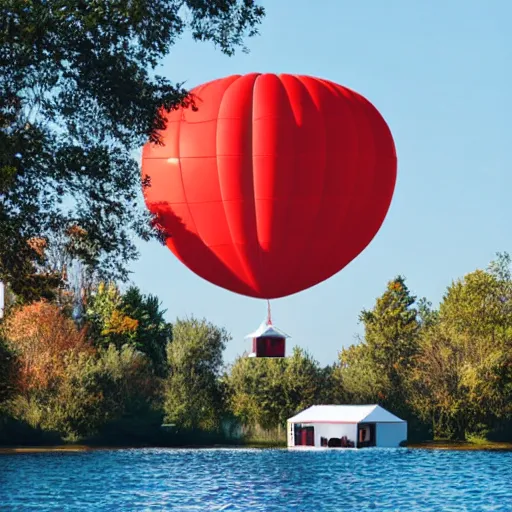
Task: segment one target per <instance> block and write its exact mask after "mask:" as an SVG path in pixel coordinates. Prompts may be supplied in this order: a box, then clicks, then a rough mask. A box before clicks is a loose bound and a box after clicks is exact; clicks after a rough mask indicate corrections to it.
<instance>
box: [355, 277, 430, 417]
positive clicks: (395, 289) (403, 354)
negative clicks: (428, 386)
mask: <svg viewBox="0 0 512 512" xmlns="http://www.w3.org/2000/svg"><path fill="white" fill-rule="evenodd" d="M415 302H416V297H414V296H412V295H411V294H410V292H409V289H408V288H407V286H406V284H405V279H404V278H403V277H400V276H399V277H397V278H395V279H394V280H392V281H390V282H389V283H388V286H387V289H386V291H385V292H384V294H383V295H382V296H381V297H379V298H378V299H377V301H376V303H375V306H374V308H373V309H372V310H371V311H367V310H364V311H362V313H361V315H360V320H361V321H362V322H363V324H364V329H365V333H364V346H365V347H366V349H367V350H368V355H367V356H366V355H365V356H363V357H359V361H367V360H365V357H369V358H370V361H371V364H372V365H374V370H373V371H374V373H375V375H376V377H377V379H378V382H379V383H380V384H381V388H380V389H379V392H380V395H378V396H379V397H380V400H379V401H380V402H381V403H383V404H385V405H387V406H388V407H390V408H392V409H393V410H394V411H396V412H397V413H401V412H402V414H406V411H405V410H404V405H405V404H406V401H407V374H408V372H409V371H410V369H411V367H412V365H413V363H414V355H415V354H416V352H417V348H418V335H419V330H420V322H419V318H418V310H417V309H416V308H415V307H413V306H414V304H415ZM361 350H364V349H361Z"/></svg>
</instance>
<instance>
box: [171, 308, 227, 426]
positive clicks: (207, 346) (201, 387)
mask: <svg viewBox="0 0 512 512" xmlns="http://www.w3.org/2000/svg"><path fill="white" fill-rule="evenodd" d="M229 339H230V336H229V335H228V333H227V332H226V330H225V329H223V328H219V327H217V326H215V325H213V324H212V323H210V322H207V321H206V320H204V319H203V320H198V319H196V318H191V319H188V320H180V319H178V320H177V321H176V322H175V323H174V325H173V342H172V343H170V344H168V345H167V361H168V364H169V368H170V375H169V376H168V378H167V379H166V382H165V393H164V411H165V418H166V421H168V422H169V423H174V424H177V425H178V426H180V427H184V428H186V429H203V430H215V429H218V428H219V427H220V420H221V414H222V412H223V407H222V392H221V386H220V382H219V376H220V372H221V369H222V353H223V351H224V348H225V346H226V343H227V342H228V341H229Z"/></svg>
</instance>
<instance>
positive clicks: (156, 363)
mask: <svg viewBox="0 0 512 512" xmlns="http://www.w3.org/2000/svg"><path fill="white" fill-rule="evenodd" d="M164 315H165V311H164V310H161V309H160V301H159V300H158V298H157V297H156V296H154V295H147V296H146V295H143V294H142V293H141V292H140V290H139V289H138V288H137V287H135V286H132V287H130V288H128V290H127V291H126V292H125V293H121V291H120V290H119V287H118V286H117V285H115V284H114V283H109V284H106V283H100V285H99V286H98V289H97V291H96V293H95V294H93V295H92V297H91V299H90V304H89V306H88V307H87V309H86V319H87V320H88V321H89V322H90V330H89V332H90V336H91V337H92V338H93V340H94V344H95V345H96V346H97V347H109V346H110V345H114V346H115V347H117V348H118V349H121V347H123V346H124V345H129V346H132V347H134V348H136V349H137V350H139V351H140V352H142V353H144V354H146V355H147V356H148V358H149V360H150V361H151V363H152V365H153V368H154V370H155V371H156V373H157V375H159V376H161V377H163V376H164V375H165V374H166V371H167V355H166V347H167V344H168V343H170V342H171V339H172V326H171V324H170V323H168V322H166V321H165V319H164Z"/></svg>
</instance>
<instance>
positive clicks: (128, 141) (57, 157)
mask: <svg viewBox="0 0 512 512" xmlns="http://www.w3.org/2000/svg"><path fill="white" fill-rule="evenodd" d="M263 15H264V10H263V8H262V7H260V6H258V5H256V4H255V1H254V0H228V1H227V0H183V1H182V0H151V1H148V0H134V1H132V2H85V1H82V0H66V1H63V0H48V1H45V2H36V1H28V2H27V1H25V0H2V2H1V3H0V69H1V73H0V280H2V281H6V282H9V283H10V285H11V287H12V289H13V291H14V292H15V293H16V294H18V295H20V296H22V297H26V298H28V299H29V300H33V299H34V298H37V297H40V296H49V295H50V294H51V291H52V290H53V289H54V288H55V287H56V286H57V285H58V283H59V281H60V279H61V276H58V275H54V274H51V273H48V272H46V273H44V272H43V273H41V272H40V267H41V266H44V264H45V261H46V256H45V251H44V250H41V244H42V245H43V249H45V248H47V246H48V243H49V241H50V239H51V235H52V234H55V233H61V234H63V236H66V237H68V238H69V240H70V243H69V244H67V246H68V249H69V251H71V254H72V256H73V257H75V258H77V259H79V260H81V261H83V262H85V263H86V264H87V266H89V267H91V268H95V269H99V270H100V271H101V273H102V274H103V275H104V276H107V277H112V278H114V277H117V278H121V279H125V278H126V277H127V271H126V262H127V261H129V260H130V259H132V258H134V257H135V256H136V248H135V245H134V241H133V238H134V235H137V236H139V237H142V238H143V239H145V240H147V239H149V238H151V237H154V236H157V235H158V233H157V232H156V231H155V230H154V229H152V228H150V224H149V222H148V221H149V220H150V219H149V217H148V216H147V215H146V214H144V213H143V212H142V210H141V209H140V208H139V205H140V201H139V187H140V175H139V168H138V164H137V162H136V161H135V160H134V158H133V154H132V153H133V150H135V149H138V148H139V147H140V146H141V145H142V144H143V143H144V142H145V141H146V140H148V139H149V140H152V141H154V142H159V139H158V136H157V130H158V129H160V128H162V127H163V126H164V125H165V116H166V112H169V111H170V110H172V109H174V108H176V107H178V106H180V105H181V106H185V107H187V106H190V105H192V106H193V107H194V100H193V98H192V97H190V96H189V94H188V92H187V91H186V90H184V89H183V88H182V85H181V84H173V83H171V82H170V81H169V80H168V79H166V78H163V77H161V76H158V75H156V74H155V72H154V71H155V69H156V66H157V64H158V63H159V61H160V59H161V58H162V57H163V56H165V55H166V54H167V53H168V52H169V50H170V47H171V46H172V45H173V44H174V42H175V41H176V40H177V38H178V37H180V36H181V35H182V34H183V33H184V32H185V31H186V30H191V32H192V36H193V38H194V39H196V40H198V41H210V42H213V43H214V44H215V45H216V46H218V47H219V48H220V49H221V51H223V52H224V53H226V54H228V55H231V54H232V53H233V52H234V51H235V48H237V47H239V46H240V45H241V44H242V42H243V39H244V38H245V36H252V35H254V34H255V33H257V26H258V24H259V23H260V22H261V20H262V17H263ZM161 107H163V110H159V109H160V108H161ZM144 185H145V186H148V185H149V183H144ZM166 235H167V234H166ZM34 240H36V241H39V242H40V243H39V245H37V244H36V245H35V244H33V243H31V241H34Z"/></svg>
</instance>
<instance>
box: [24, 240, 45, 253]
mask: <svg viewBox="0 0 512 512" xmlns="http://www.w3.org/2000/svg"><path fill="white" fill-rule="evenodd" d="M27 245H28V246H29V247H30V248H31V249H32V250H33V251H34V252H35V253H36V254H37V255H38V256H41V257H43V256H44V251H45V249H46V248H47V247H48V241H47V240H46V239H45V238H41V237H33V238H30V239H28V240H27Z"/></svg>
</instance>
